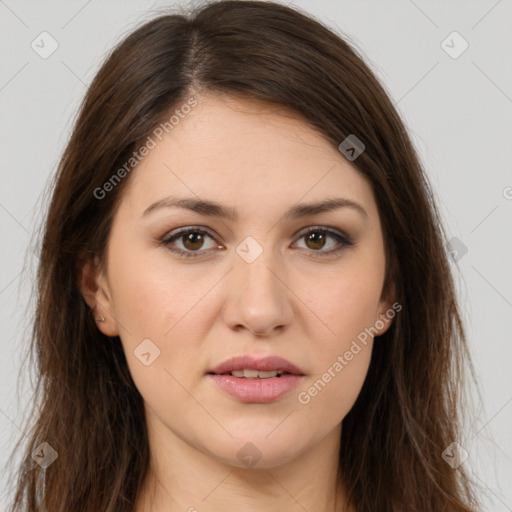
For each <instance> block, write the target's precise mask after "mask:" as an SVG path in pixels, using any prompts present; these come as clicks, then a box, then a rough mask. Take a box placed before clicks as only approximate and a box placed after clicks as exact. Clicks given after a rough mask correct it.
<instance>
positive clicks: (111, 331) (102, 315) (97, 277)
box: [77, 257, 119, 336]
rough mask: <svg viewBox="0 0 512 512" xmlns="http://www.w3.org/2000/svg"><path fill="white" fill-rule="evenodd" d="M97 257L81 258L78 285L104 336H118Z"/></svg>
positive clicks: (106, 286)
mask: <svg viewBox="0 0 512 512" xmlns="http://www.w3.org/2000/svg"><path fill="white" fill-rule="evenodd" d="M99 263H100V262H99V259H98V257H95V259H94V261H91V260H82V261H81V262H80V264H79V265H78V269H77V270H78V283H77V284H78V287H79V289H80V292H81V294H82V296H83V298H84V300H85V302H86V303H87V305H88V306H89V308H90V309H91V311H92V315H93V318H94V319H95V321H96V324H97V326H98V329H99V330H100V331H101V332H102V333H103V334H105V335H106V336H118V335H119V330H118V328H117V322H115V319H114V316H113V315H112V313H111V311H112V310H113V307H112V304H111V302H112V301H111V299H110V294H109V293H108V285H107V283H106V280H105V278H104V276H103V273H102V271H101V269H100V264H99Z"/></svg>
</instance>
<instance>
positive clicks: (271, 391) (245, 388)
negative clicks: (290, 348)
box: [206, 356, 306, 404]
mask: <svg viewBox="0 0 512 512" xmlns="http://www.w3.org/2000/svg"><path fill="white" fill-rule="evenodd" d="M206 377H207V378H208V380H209V381H210V382H212V383H213V384H214V385H215V386H216V387H217V388H218V389H220V390H222V391H223V392H224V393H227V394H228V395H229V396H231V397H232V398H234V399H236V400H237V401H239V402H243V403H260V404H266V403H270V402H276V401H278V400H280V399H281V398H284V397H286V396H289V394H290V393H291V391H292V390H293V389H294V388H296V387H297V386H298V385H299V384H300V383H301V382H303V380H304V379H305V378H306V377H305V374H304V372H303V371H302V370H301V369H300V368H298V367H297V366H295V365H294V364H293V363H291V362H290V361H288V360H286V359H283V358H282V357H279V356H267V357H263V358H256V357H253V356H238V357H233V358H231V359H228V360H227V361H224V362H223V363H221V364H219V365H218V366H216V367H215V368H213V370H211V371H210V372H208V373H207V375H206Z"/></svg>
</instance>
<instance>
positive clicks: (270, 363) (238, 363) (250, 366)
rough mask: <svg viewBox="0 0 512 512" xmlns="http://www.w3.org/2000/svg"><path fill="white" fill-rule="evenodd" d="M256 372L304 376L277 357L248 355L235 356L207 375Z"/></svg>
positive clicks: (300, 371)
mask: <svg viewBox="0 0 512 512" xmlns="http://www.w3.org/2000/svg"><path fill="white" fill-rule="evenodd" d="M242 370H257V371H260V372H271V371H274V370H275V371H277V372H281V373H283V374H286V373H289V374H292V375H304V372H303V371H302V370H301V369H300V368H298V367H297V366H295V365H294V364H293V363H291V362H290V361H288V360H286V359H284V358H282V357H279V356H267V357H263V358H256V357H253V356H250V355H243V356H236V357H232V358H231V359H228V360H226V361H224V362H223V363H221V364H219V365H217V366H216V367H215V368H213V369H212V370H210V371H209V372H208V373H210V374H217V375H227V374H231V372H233V371H236V372H238V371H242Z"/></svg>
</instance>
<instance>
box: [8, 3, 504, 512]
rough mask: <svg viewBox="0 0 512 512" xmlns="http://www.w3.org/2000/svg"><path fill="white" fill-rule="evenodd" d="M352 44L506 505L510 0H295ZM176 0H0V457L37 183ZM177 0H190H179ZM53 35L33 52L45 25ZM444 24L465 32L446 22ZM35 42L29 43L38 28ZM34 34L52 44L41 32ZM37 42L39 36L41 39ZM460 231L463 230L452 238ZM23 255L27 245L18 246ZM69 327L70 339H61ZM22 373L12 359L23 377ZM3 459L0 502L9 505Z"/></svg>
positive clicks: (474, 429) (488, 490) (14, 419)
mask: <svg viewBox="0 0 512 512" xmlns="http://www.w3.org/2000/svg"><path fill="white" fill-rule="evenodd" d="M293 3H294V5H297V6H299V7H302V8H303V9H305V10H307V11H308V12H310V13H312V14H314V15H316V16H317V17H318V18H320V19H321V20H323V21H324V22H326V23H327V24H328V25H330V26H331V28H333V29H335V30H336V31H341V32H342V34H343V35H344V36H345V37H347V38H348V39H349V41H350V42H352V44H354V45H356V46H357V47H358V48H359V49H360V50H361V51H362V52H363V53H364V54H365V55H366V58H367V62H368V63H369V64H370V66H371V67H372V69H373V70H374V71H375V72H376V74H377V76H378V77H379V78H380V80H381V81H382V82H383V84H384V86H385V87H386V89H387V90H388V91H389V94H390V95H391V97H392V98H393V100H394V101H395V103H396V105H397V108H398V110H399V111H400V113H401V115H402V117H403V119H404V122H405V123H406V125H407V127H408V129H409V130H410V133H411V135H412V137H413V140H414V143H415V145H416V147H417V149H418V151H419V153H420V156H421V158H422V161H423V163H424V165H425V167H426V169H427V172H428V174H429V176H430V180H431V182H432V185H433V187H434V190H435V193H436V195H437V198H438V202H439V206H440V210H441V213H442V215H443V218H444V221H445V225H446V226H447V230H448V233H449V236H450V238H451V237H456V238H457V239H458V240H459V242H454V248H457V247H458V248H459V249H460V248H461V247H462V248H464V247H465V248H467V253H465V254H464V255H463V256H462V257H460V256H461V254H462V252H461V251H460V250H459V252H458V258H459V259H458V261H457V263H455V262H454V263H453V265H454V269H455V271H456V275H457V284H458V287H459V292H460V297H461V302H462V304H463V308H464V316H465V321H466V326H467V329H468V334H469V342H470V348H471V352H472V356H473V360H474V363H475V366H476V370H477V376H478V380H479V386H480V387H481V393H482V398H483V400H482V403H480V402H479V401H478V399H475V403H476V405H475V407H476V408H477V411H476V412H478V415H477V416H472V417H470V418H469V419H468V421H467V422H466V423H465V425H464V428H465V435H464V438H461V439H459V440H456V441H458V442H459V443H460V444H461V445H462V446H463V447H464V449H465V450H466V451H467V452H468V454H469V457H468V459H467V460H466V461H465V462H464V464H465V465H466V466H467V467H468V468H469V469H470V471H471V472H472V473H473V475H474V478H475V479H476V480H477V482H479V484H480V485H481V486H482V489H483V490H484V491H485V494H484V496H483V499H484V501H485V503H486V507H487V508H486V509H487V510H492V511H493V512H501V511H512V485H511V482H512V460H511V458H512V439H511V436H510V433H511V431H512V429H511V426H512V403H511V402H512V380H511V378H510V360H511V356H512V340H511V336H510V332H511V330H512V329H511V327H512V320H511V319H512V274H511V272H510V263H511V261H512V257H511V256H512V229H511V227H512V222H511V219H512V172H511V166H510V163H511V145H512V68H511V59H510V57H511V55H512V52H511V46H512V1H511V0H500V1H496V0H481V1H464V2H455V1H452V2H447V1H441V0H437V1H426V0H414V1H413V0H396V1H391V0H387V1H377V0H374V1H368V0H367V1H359V2H357V1H346V0H342V1H336V0H315V1H314V2H313V1H296V2H293ZM173 5H176V2H172V1H167V2H144V1H142V0H139V1H136V0H130V1H126V0H123V1H121V0H116V1H113V0H111V1H108V2H105V1H104V2H100V1H99V0H89V1H87V0H71V1H70V0H67V1H64V0H61V1H56V0H54V1H45V2H41V1H39V2H38V1H28V0H24V1H15V0H3V1H2V0H0V42H1V46H0V48H1V50H0V52H1V59H2V60H1V66H0V112H1V116H0V143H1V149H2V151H1V165H0V173H1V179H0V183H1V188H0V229H1V233H0V236H1V240H2V242H1V248H0V305H1V306H0V307H1V313H0V315H1V322H2V324H1V325H2V337H1V341H0V344H1V345H0V346H1V349H2V351H1V354H2V356H1V357H0V465H1V466H2V467H3V465H4V464H5V462H6V461H7V457H8V455H9V452H10V449H11V447H12V445H13V442H14V441H15V440H16V439H17V438H18V436H20V435H21V432H20V430H19V425H20V424H21V422H22V420H23V417H24V416H23V414H24V413H23V407H24V406H26V405H27V404H28V400H29V398H30V397H29V394H28V392H27V389H28V388H26V389H24V390H22V391H19V394H17V376H18V371H19V368H20V365H21V362H22V360H23V358H24V357H25V343H26V342H25V336H26V333H27V328H28V327H29V324H30V317H29V316H28V313H27V307H28V305H29V300H30V296H31V286H32V282H33V278H34V270H35V264H36V263H37V260H36V259H35V257H34V256H33V253H32V252H31V251H30V250H29V251H28V252H27V249H28V248H31V247H34V246H36V245H37V240H38V238H37V228H38V225H39V221H40V219H41V216H42V211H43V210H42V209H43V207H44V205H45V203H46V201H47V199H45V196H44V195H43V194H44V191H45V187H47V182H48V179H49V177H50V176H51V175H52V174H53V173H54V170H55V168H56V164H57V162H58V159H59V157H60V154H61V152H62V150H63V147H64V144H65V142H66V139H67V137H68V135H69V133H70V129H71V126H72V124H71V123H72V118H73V115H74V114H75V112H76V109H77V106H78V102H79V101H80V99H81V98H82V97H83V95H84V93H85V90H86V87H87V85H88V84H89V83H90V81H91V79H92V77H93V76H94V73H95V72H96V70H97V69H98V67H99V65H100V63H101V62H102V60H103V58H104V57H105V55H106V54H107V52H108V50H109V49H110V48H111V47H112V46H113V44H114V43H116V42H118V41H119V40H120V39H121V38H122V36H123V35H125V34H126V33H128V32H129V31H130V30H131V29H133V28H134V27H135V25H137V24H139V23H140V22H142V21H143V20H145V19H147V18H149V17H151V16H152V15H154V14H156V11H158V12H161V11H162V10H163V9H164V8H165V7H166V6H167V7H169V6H173ZM181 5H185V6H186V5H187V4H186V3H181ZM43 31H47V32H48V33H49V34H51V36H52V37H53V38H54V39H55V40H56V41H57V43H58V48H57V50H56V51H55V52H54V53H53V54H52V55H50V56H49V57H48V58H46V59H43V58H41V56H40V55H39V54H38V53H36V51H34V50H33V49H32V47H31V43H32V41H34V40H35V42H36V43H38V42H39V43H38V44H39V45H40V46H42V43H41V42H40V41H41V38H40V37H38V36H39V34H41V32H43ZM453 31H457V32H458V33H459V34H460V35H461V36H462V38H463V39H464V40H465V41H467V43H468V44H469V47H468V48H467V50H466V51H465V52H463V53H462V54H461V55H458V56H457V58H453V55H454V52H455V53H456V54H458V53H459V52H460V50H461V49H463V46H462V45H463V42H462V40H460V39H457V38H456V37H455V38H454V37H453V36H451V37H450V38H448V40H447V42H446V43H445V45H444V47H445V48H446V45H448V46H450V47H451V48H446V49H447V50H449V51H450V52H452V56H450V55H449V54H448V53H447V52H446V51H445V49H443V46H442V42H443V40H445V39H446V38H447V36H449V35H450V34H451V33H452V32H453ZM36 43H35V44H36ZM45 48H46V49H48V48H50V46H49V40H46V43H45ZM40 51H41V50H40ZM462 244H463V245H462ZM26 255H28V256H27V258H26V257H25V256H26ZM71 341H72V340H70V342H71ZM28 379H29V375H28V374H27V372H25V373H22V382H25V384H26V383H28ZM5 482H6V475H5V474H4V473H2V476H1V479H0V510H4V509H6V505H7V497H6V487H5Z"/></svg>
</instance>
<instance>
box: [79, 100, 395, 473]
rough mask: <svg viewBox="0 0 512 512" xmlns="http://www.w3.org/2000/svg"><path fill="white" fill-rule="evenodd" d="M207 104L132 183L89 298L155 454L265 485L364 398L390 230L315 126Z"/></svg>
mask: <svg viewBox="0 0 512 512" xmlns="http://www.w3.org/2000/svg"><path fill="white" fill-rule="evenodd" d="M196 98H197V100H198V105H197V106H196V107H195V108H194V109H192V111H191V112H190V113H189V114H188V115H187V116H186V117H184V118H183V119H181V120H180V122H179V124H178V125H176V126H175V127H174V129H173V130H172V131H169V133H168V134H167V133H165V132H164V135H163V137H162V140H161V141H158V140H157V142H158V143H157V144H156V146H155V147H154V148H152V149H151V150H150V152H149V154H148V155H147V156H146V157H145V158H144V159H143V160H142V161H141V163H140V164H139V165H138V166H137V167H136V169H134V170H133V171H132V173H133V174H132V175H131V176H130V183H129V184H128V187H127V188H126V189H125V190H124V191H123V195H122V197H121V199H120V204H119V209H118V210H117V212H116V215H115V218H114V221H113V225H112V229H111V233H110V237H109V242H108V247H107V258H106V260H105V261H104V265H103V266H102V268H101V270H99V269H95V268H94V267H93V266H91V265H87V266H85V267H84V269H83V270H84V272H83V276H84V277H83V280H82V283H83V288H82V290H83V293H84V296H85V297H86V300H87V301H88V303H89V305H90V306H91V307H92V308H93V309H94V310H95V312H96V316H103V317H105V322H102V323H98V328H100V329H101V330H102V331H103V332H104V333H105V334H107V335H109V336H116V335H119V336H120V339H121V342H122V345H123V347H124V351H125V354H126V358H127V361H128V365H129V369H130V372H131V374H132V376H133V379H134V382H135V384H136V386H137V388H138V390H139V391H140V393H141V395H142V397H143V399H144V403H145V409H146V421H147V422H148V425H149V427H150V431H151V432H153V433H157V434H155V435H156V436H157V438H158V439H157V440H156V441H154V442H155V443H158V442H161V443H162V446H163V444H165V443H166V442H169V443H170V442H171V441H170V440H173V442H177V441H179V442H180V443H183V442H184V443H186V445H188V446H190V447H193V448H195V449H197V450H199V451H200V452H202V453H203V454H206V455H209V456H211V457H214V458H216V459H218V460H221V461H224V462H227V463H229V464H231V465H233V466H240V467H241V466H244V465H247V464H248V463H249V462H248V460H249V459H247V455H248V456H249V458H250V457H251V456H252V457H253V459H254V458H255V457H257V458H258V459H259V462H258V465H259V467H268V468H270V467H274V466H277V465H279V464H283V463H285V462H288V461H291V460H293V459H294V458H296V457H298V456H299V455H301V454H302V453H304V452H305V451H306V450H310V449H312V448H313V447H315V446H316V445H318V444H319V443H321V441H322V440H324V439H326V438H327V437H328V436H332V435H335V436H338V437H339V434H340V432H341V426H340V424H341V421H342V419H343V418H344V416H345V415H346V414H347V413H348V412H349V410H350V409H351V407H352V405H353V404H354V402H355V400H356V398H357V396H358V394H359V392H360V390H361V387H362V385H363V382H364V379H365V377H366V374H367V370H368V366H369V362H370V355H371V350H372V345H373V342H374V341H373V336H374V335H380V334H382V333H383V332H384V331H385V330H386V329H387V328H388V327H389V325H390V323H391V320H390V318H392V316H394V315H392V316H390V315H389V311H390V309H391V308H392V304H393V300H392V298H391V299H388V300H384V296H383V283H384V277H385V262H386V260H385V253H384V242H383V235H382V229H381V224H380V220H379V215H378V211H377V205H376V202H375V199H374V196H373V192H372V189H371V186H370V184H369V182H368V181H367V180H366V179H365V178H364V177H363V176H361V175H360V174H359V173H358V172H357V171H356V170H355V168H354V167H353V166H352V164H350V163H349V162H348V161H347V160H346V159H345V158H344V157H343V156H342V155H341V153H340V152H339V150H338V149H337V148H336V147H334V146H333V145H332V144H330V143H328V142H327V141H326V140H325V139H323V138H322V136H321V135H320V134H319V133H318V132H316V131H315V130H314V129H313V128H311V127H310V126H309V125H308V124H307V123H306V122H305V121H303V120H300V119H298V118H296V117H294V116H292V115H290V114H288V115H286V114H285V113H284V112H279V111H277V110H276V108H275V107H269V106H268V105H264V104H261V103H257V102H255V101H250V102H249V101H247V100H239V99H234V98H227V97H219V96H200V97H199V96H198V97H196ZM178 199H188V200H189V201H190V202H189V203H188V206H190V208H187V207H186V206H185V203H182V206H177V205H170V204H169V203H170V201H171V200H178ZM334 199H337V200H340V201H339V203H338V207H336V208H331V209H324V210H325V211H320V210H321V209H320V208H317V209H316V211H315V210H314V209H313V208H309V209H308V208H305V207H303V206H304V205H313V204H316V203H321V202H325V201H327V200H334ZM192 201H196V207H197V205H198V204H199V203H198V201H209V202H214V203H216V204H218V205H220V206H221V207H222V208H224V209H225V210H226V212H227V213H230V214H232V215H231V216H230V215H226V216H221V215H218V213H219V212H218V211H217V210H218V209H216V208H214V207H212V206H211V205H210V207H206V206H204V205H203V206H202V207H199V208H198V211H196V210H194V209H193V208H194V205H193V203H192ZM87 276H89V277H87ZM90 276H93V279H92V281H94V283H95V286H88V285H87V283H89V282H90V281H91V279H90ZM375 342H378V341H377V340H376V341H375ZM232 358H240V359H238V360H235V361H233V359H232ZM278 358H280V359H278ZM230 360H231V361H230ZM226 362H227V363H226ZM223 363H226V365H223ZM244 369H246V370H253V371H252V372H251V371H248V372H247V371H246V372H245V373H243V371H244ZM258 369H259V370H260V372H265V371H267V372H269V373H257V372H256V370H258ZM272 370H277V371H279V372H283V373H282V375H281V376H278V375H277V374H276V373H275V371H274V372H273V371H272ZM231 371H234V372H235V375H232V374H231ZM237 372H242V373H237ZM221 374H224V375H221ZM237 375H238V376H237ZM242 375H244V376H242ZM247 443H250V444H247Z"/></svg>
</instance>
